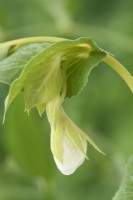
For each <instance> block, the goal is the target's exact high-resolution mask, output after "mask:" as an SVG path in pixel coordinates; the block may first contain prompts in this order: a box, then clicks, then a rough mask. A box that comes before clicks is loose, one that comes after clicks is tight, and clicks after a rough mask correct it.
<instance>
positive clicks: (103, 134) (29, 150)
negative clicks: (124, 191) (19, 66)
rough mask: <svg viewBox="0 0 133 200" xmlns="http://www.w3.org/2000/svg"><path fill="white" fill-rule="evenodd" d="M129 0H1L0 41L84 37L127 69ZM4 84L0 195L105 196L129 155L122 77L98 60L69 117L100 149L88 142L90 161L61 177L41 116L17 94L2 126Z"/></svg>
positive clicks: (38, 198)
mask: <svg viewBox="0 0 133 200" xmlns="http://www.w3.org/2000/svg"><path fill="white" fill-rule="evenodd" d="M132 11H133V1H132V0H128V1H125V0H112V1H109V0H100V1H99V0H82V1H81V0H0V42H4V41H7V40H12V39H17V38H22V37H29V36H59V37H67V38H70V39H73V38H77V37H80V36H87V37H90V38H92V39H94V40H95V41H96V42H97V43H98V44H99V45H100V47H102V48H103V49H105V50H107V51H109V52H112V53H113V54H114V55H115V56H116V58H117V59H118V60H120V61H121V62H122V63H123V64H124V65H125V66H126V67H127V69H128V70H129V71H130V72H131V73H133V67H132V66H133V23H132V19H133V12H132ZM8 89H9V88H8V86H6V85H3V84H1V85H0V122H1V123H0V200H45V199H47V200H51V199H53V200H68V199H69V200H81V199H82V200H109V199H112V197H113V196H114V194H115V191H116V190H117V188H118V186H119V184H120V181H121V179H122V177H123V173H124V169H125V168H124V167H125V163H126V162H127V159H128V157H129V156H130V155H131V154H132V153H133V96H132V94H131V92H130V90H129V89H128V87H127V86H126V84H125V83H124V81H123V80H122V79H121V78H120V77H119V76H118V75H117V74H116V73H115V72H114V71H113V70H112V69H111V68H109V67H108V66H106V65H105V64H103V63H100V65H99V66H98V67H96V68H95V69H94V70H93V71H92V73H91V75H90V76H89V80H88V84H87V86H86V87H85V89H84V91H83V92H82V93H81V94H80V95H79V96H78V97H74V98H72V99H70V100H67V101H66V102H65V104H64V107H65V110H66V112H67V113H68V115H69V116H70V117H71V118H72V119H73V120H74V121H75V122H76V123H77V124H78V125H79V126H80V127H81V128H82V129H83V130H84V131H85V132H87V133H88V134H89V135H90V136H92V138H94V139H95V141H97V143H98V144H99V146H101V148H102V149H103V150H104V152H105V153H106V156H103V155H100V154H99V153H97V152H95V150H93V149H92V148H91V147H90V146H89V145H88V156H89V157H90V161H85V162H84V164H83V165H82V166H81V167H80V168H79V169H78V170H77V171H76V172H75V173H74V174H73V175H71V176H69V177H68V176H63V175H62V174H61V173H60V172H59V171H58V169H57V168H56V166H55V163H54V161H53V157H52V154H51V152H50V145H49V140H50V128H49V125H48V122H47V118H46V116H45V115H44V116H43V117H42V118H40V117H39V116H38V114H37V111H36V110H34V111H32V112H31V114H30V116H29V117H28V116H27V114H26V113H24V111H23V110H24V99H23V94H21V95H19V97H18V98H17V99H16V100H15V101H14V103H13V105H12V106H11V108H10V109H9V111H8V114H7V119H6V122H5V124H4V125H2V115H3V110H4V99H5V97H6V95H7V92H8Z"/></svg>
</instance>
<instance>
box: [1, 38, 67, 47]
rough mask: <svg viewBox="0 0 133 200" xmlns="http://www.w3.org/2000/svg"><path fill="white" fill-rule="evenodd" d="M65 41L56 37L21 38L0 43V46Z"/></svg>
mask: <svg viewBox="0 0 133 200" xmlns="http://www.w3.org/2000/svg"><path fill="white" fill-rule="evenodd" d="M64 40H67V39H65V38H58V37H29V38H22V39H17V40H11V41H8V42H4V43H0V46H10V45H11V46H12V45H22V44H27V43H32V42H61V41H64Z"/></svg>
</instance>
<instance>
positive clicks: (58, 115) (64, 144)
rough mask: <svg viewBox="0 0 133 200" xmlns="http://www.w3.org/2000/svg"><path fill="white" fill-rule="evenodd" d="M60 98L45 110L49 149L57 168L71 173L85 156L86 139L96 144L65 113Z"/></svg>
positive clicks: (54, 100)
mask: <svg viewBox="0 0 133 200" xmlns="http://www.w3.org/2000/svg"><path fill="white" fill-rule="evenodd" d="M61 104H62V98H61V97H60V95H58V96H57V97H56V98H55V99H53V100H52V101H51V102H49V103H48V105H47V106H46V112H47V116H48V120H49V123H50V125H51V151H52V153H53V157H54V160H55V163H56V165H57V167H58V169H59V170H60V171H61V172H62V173H63V174H64V175H70V174H72V173H73V172H74V171H75V170H76V169H77V168H78V167H79V166H80V165H81V164H82V163H83V162H84V160H85V158H87V156H86V152H87V141H88V142H89V143H91V144H92V145H93V147H94V148H95V149H97V150H98V151H99V152H101V153H103V152H102V151H101V150H100V149H99V148H98V146H97V145H96V144H95V143H94V142H93V141H92V140H91V139H90V138H89V136H88V135H87V134H85V133H84V132H83V131H82V130H81V129H80V128H78V127H77V126H76V125H75V124H74V123H73V122H72V121H71V120H70V119H69V118H68V116H67V115H66V114H65V112H64V110H63V107H62V105H61Z"/></svg>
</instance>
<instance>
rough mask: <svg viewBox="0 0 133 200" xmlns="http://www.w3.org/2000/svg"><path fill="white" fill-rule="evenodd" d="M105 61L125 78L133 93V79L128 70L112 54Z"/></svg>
mask: <svg viewBox="0 0 133 200" xmlns="http://www.w3.org/2000/svg"><path fill="white" fill-rule="evenodd" d="M103 61H104V62H105V63H107V64H108V65H109V66H110V67H112V68H113V69H114V70H115V71H116V72H117V73H118V74H119V75H120V76H121V77H122V78H123V80H124V81H125V82H126V84H127V85H128V87H129V88H130V90H131V91H132V92H133V77H132V75H131V74H130V73H129V72H128V71H127V69H126V68H125V67H124V66H123V65H122V64H121V63H119V62H118V61H117V60H116V59H115V58H114V57H112V56H111V55H110V54H108V55H107V56H106V57H105V58H104V59H103Z"/></svg>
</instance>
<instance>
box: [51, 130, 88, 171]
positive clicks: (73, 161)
mask: <svg viewBox="0 0 133 200" xmlns="http://www.w3.org/2000/svg"><path fill="white" fill-rule="evenodd" d="M81 142H82V145H83V148H84V152H85V153H86V151H87V141H86V140H85V139H82V141H81ZM85 158H86V157H85V155H84V154H83V153H82V152H81V151H79V150H78V149H77V148H76V146H75V145H74V144H73V142H72V140H71V139H70V138H69V137H68V136H67V134H66V133H63V159H62V163H61V162H59V161H58V159H57V158H56V157H55V156H54V160H55V163H56V165H57V167H58V169H59V170H60V171H61V173H62V174H64V175H70V174H72V173H74V172H75V170H76V169H77V168H78V167H79V166H80V165H81V164H82V163H83V162H84V160H85Z"/></svg>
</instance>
